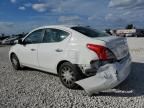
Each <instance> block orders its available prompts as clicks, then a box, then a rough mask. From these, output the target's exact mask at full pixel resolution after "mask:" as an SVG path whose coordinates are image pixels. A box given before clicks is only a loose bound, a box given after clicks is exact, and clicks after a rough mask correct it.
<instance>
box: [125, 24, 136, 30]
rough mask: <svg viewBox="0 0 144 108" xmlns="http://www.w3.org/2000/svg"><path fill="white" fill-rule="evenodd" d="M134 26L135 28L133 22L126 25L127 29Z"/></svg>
mask: <svg viewBox="0 0 144 108" xmlns="http://www.w3.org/2000/svg"><path fill="white" fill-rule="evenodd" d="M133 28H134V26H133V24H128V25H127V26H126V29H133Z"/></svg>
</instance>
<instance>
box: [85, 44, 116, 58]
mask: <svg viewBox="0 0 144 108" xmlns="http://www.w3.org/2000/svg"><path fill="white" fill-rule="evenodd" d="M87 47H88V48H89V49H90V50H92V51H94V52H95V53H96V54H97V55H98V57H99V59H100V60H112V59H116V57H115V55H114V54H113V53H112V52H111V51H110V50H109V49H108V48H106V47H104V46H101V45H95V44H87Z"/></svg>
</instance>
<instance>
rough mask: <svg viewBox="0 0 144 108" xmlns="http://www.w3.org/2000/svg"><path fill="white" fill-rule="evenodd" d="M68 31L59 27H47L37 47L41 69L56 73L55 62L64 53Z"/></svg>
mask: <svg viewBox="0 0 144 108" xmlns="http://www.w3.org/2000/svg"><path fill="white" fill-rule="evenodd" d="M68 36H69V33H68V32H66V31H63V30H60V29H54V28H47V29H46V30H45V34H44V38H43V43H42V44H40V45H39V47H38V60H39V65H40V67H41V68H42V69H44V70H47V71H49V72H53V73H56V66H57V63H58V62H59V61H60V60H61V59H62V58H63V56H64V54H65V47H66V43H67V40H66V38H67V37H68Z"/></svg>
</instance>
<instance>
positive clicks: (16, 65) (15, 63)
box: [11, 54, 21, 70]
mask: <svg viewBox="0 0 144 108" xmlns="http://www.w3.org/2000/svg"><path fill="white" fill-rule="evenodd" d="M11 63H12V66H13V67H14V69H16V70H19V69H21V67H20V62H19V60H18V57H17V56H16V54H12V55H11Z"/></svg>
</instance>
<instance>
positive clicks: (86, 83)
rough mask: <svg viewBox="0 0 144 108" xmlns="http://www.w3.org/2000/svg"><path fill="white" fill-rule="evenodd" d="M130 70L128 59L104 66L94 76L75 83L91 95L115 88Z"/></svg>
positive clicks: (129, 60)
mask: <svg viewBox="0 0 144 108" xmlns="http://www.w3.org/2000/svg"><path fill="white" fill-rule="evenodd" d="M130 70H131V59H130V57H128V58H127V59H125V60H123V61H121V62H116V63H113V64H106V65H104V66H102V67H100V68H99V69H98V71H97V73H96V75H94V76H91V77H88V78H85V79H82V80H79V81H76V83H77V84H78V85H80V86H81V87H83V88H84V90H85V91H86V92H87V93H88V94H89V95H91V94H94V93H97V92H100V91H103V90H106V89H111V88H113V87H115V86H117V85H118V84H120V83H121V82H122V81H124V80H125V79H126V78H127V76H128V75H129V73H130Z"/></svg>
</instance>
